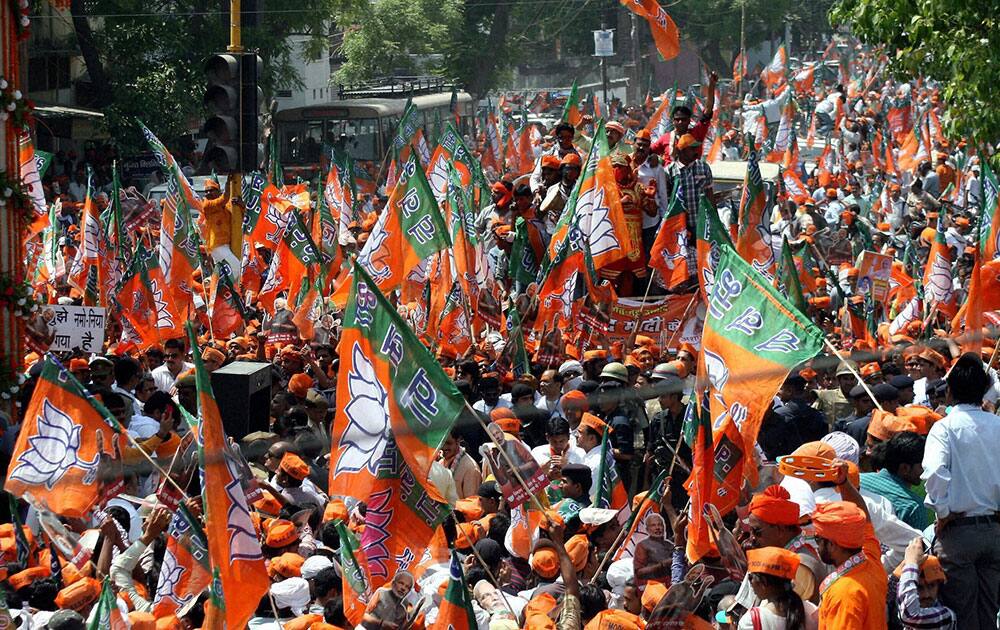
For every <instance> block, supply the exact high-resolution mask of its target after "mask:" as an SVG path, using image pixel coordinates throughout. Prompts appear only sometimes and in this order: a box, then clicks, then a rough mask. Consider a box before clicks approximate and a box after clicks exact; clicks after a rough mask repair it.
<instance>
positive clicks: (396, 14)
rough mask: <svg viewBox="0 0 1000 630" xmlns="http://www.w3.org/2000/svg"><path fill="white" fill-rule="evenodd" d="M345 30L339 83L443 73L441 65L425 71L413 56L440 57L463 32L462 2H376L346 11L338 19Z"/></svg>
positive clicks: (428, 65)
mask: <svg viewBox="0 0 1000 630" xmlns="http://www.w3.org/2000/svg"><path fill="white" fill-rule="evenodd" d="M337 21H338V22H339V23H340V24H342V25H343V26H344V29H345V31H344V44H343V47H342V50H341V52H342V54H343V55H344V57H345V58H346V61H345V63H344V64H343V65H342V66H341V68H340V70H339V71H338V72H337V75H336V76H337V80H338V81H341V82H344V83H350V82H353V81H361V80H366V79H372V78H375V77H378V76H384V75H390V74H415V73H421V72H437V71H440V69H441V67H440V60H436V61H435V60H428V61H427V63H426V64H424V65H423V66H421V65H420V64H418V62H417V60H415V59H414V56H426V55H431V54H436V53H440V52H441V51H442V50H443V49H444V48H445V47H446V46H447V45H448V43H449V42H450V41H451V39H452V38H453V37H455V33H457V32H459V31H461V29H462V27H463V22H462V2H461V0H374V1H373V2H370V3H364V4H363V5H362V6H360V7H347V10H345V11H343V12H341V13H340V14H339V15H338V20H337Z"/></svg>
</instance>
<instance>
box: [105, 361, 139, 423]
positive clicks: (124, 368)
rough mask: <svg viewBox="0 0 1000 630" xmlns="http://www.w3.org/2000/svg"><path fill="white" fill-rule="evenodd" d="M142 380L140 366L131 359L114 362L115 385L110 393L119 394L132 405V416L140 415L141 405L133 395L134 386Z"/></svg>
mask: <svg viewBox="0 0 1000 630" xmlns="http://www.w3.org/2000/svg"><path fill="white" fill-rule="evenodd" d="M141 379H142V366H140V365H139V362H138V361H136V360H135V359H133V358H132V357H125V356H123V357H119V358H118V359H117V360H116V361H115V384H114V385H112V386H111V391H113V392H115V393H116V394H119V395H120V396H122V397H123V398H125V399H126V400H128V401H130V402H131V403H132V415H133V416H138V415H140V414H141V413H142V405H141V404H140V403H139V399H138V398H136V397H135V394H134V393H133V392H134V391H135V387H136V385H138V384H139V381H140V380H141Z"/></svg>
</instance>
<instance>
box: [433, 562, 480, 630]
mask: <svg viewBox="0 0 1000 630" xmlns="http://www.w3.org/2000/svg"><path fill="white" fill-rule="evenodd" d="M478 627H479V624H478V623H476V615H475V613H473V612H472V601H471V600H470V599H469V587H468V586H467V585H466V583H465V573H464V572H463V571H462V560H461V559H460V558H459V557H458V553H457V552H456V551H455V550H452V552H451V567H450V571H449V574H448V586H447V588H446V589H445V591H444V599H442V600H441V605H440V607H439V608H438V616H437V619H436V620H435V621H434V625H432V626H431V628H430V630H476V628H478Z"/></svg>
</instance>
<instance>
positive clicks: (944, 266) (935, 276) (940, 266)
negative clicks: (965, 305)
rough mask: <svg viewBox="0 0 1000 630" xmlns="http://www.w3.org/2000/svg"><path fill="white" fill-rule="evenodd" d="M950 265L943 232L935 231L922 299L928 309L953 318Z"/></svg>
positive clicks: (953, 297)
mask: <svg viewBox="0 0 1000 630" xmlns="http://www.w3.org/2000/svg"><path fill="white" fill-rule="evenodd" d="M951 265H952V260H951V250H950V249H948V245H947V244H946V243H945V240H944V232H942V231H941V230H937V231H935V235H934V242H932V243H931V251H930V253H928V255H927V265H926V266H925V267H924V297H926V298H927V305H928V306H929V307H930V308H934V307H937V310H938V312H939V313H944V314H945V315H948V316H950V317H954V315H955V313H956V310H957V309H956V306H955V292H954V288H953V284H952V278H951Z"/></svg>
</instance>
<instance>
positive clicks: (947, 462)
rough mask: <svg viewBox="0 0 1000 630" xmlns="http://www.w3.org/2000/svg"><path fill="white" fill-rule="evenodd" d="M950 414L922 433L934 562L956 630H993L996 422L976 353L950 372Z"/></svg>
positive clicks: (999, 508) (997, 583)
mask: <svg viewBox="0 0 1000 630" xmlns="http://www.w3.org/2000/svg"><path fill="white" fill-rule="evenodd" d="M947 382H948V393H949V394H950V397H951V400H952V402H953V403H955V406H954V407H952V411H951V413H949V414H948V415H947V416H945V417H944V418H942V419H941V420H939V421H938V422H936V423H934V425H933V426H932V427H931V430H930V433H929V434H928V435H927V445H926V447H925V448H924V460H923V469H924V472H923V474H922V475H921V479H923V480H924V482H925V487H926V489H927V498H926V500H925V503H926V504H927V506H928V507H930V508H931V509H933V510H934V512H935V514H936V515H937V518H938V521H937V524H936V526H935V530H936V533H937V542H938V545H937V547H936V549H937V556H938V559H939V560H940V561H941V566H942V567H943V568H944V570H945V573H946V574H947V575H948V581H947V582H946V583H945V584H943V585H942V587H941V602H942V603H943V604H945V605H946V606H948V607H949V608H951V609H952V610H954V611H955V612H956V613H957V614H958V627H959V628H963V629H964V628H973V629H975V628H990V629H993V628H996V622H997V610H998V609H1000V602H998V593H1000V520H998V519H1000V517H998V512H1000V467H998V466H997V465H996V445H997V444H1000V417H997V416H996V415H994V414H992V413H988V412H985V411H983V410H982V402H983V396H984V394H985V393H986V390H987V389H988V388H989V386H990V379H989V376H988V375H987V374H986V370H985V369H984V368H983V362H982V359H980V357H979V355H978V354H975V353H971V352H969V353H966V354H964V355H962V356H961V357H960V358H959V359H958V361H957V362H956V363H955V365H954V366H953V367H952V369H951V371H950V372H949V373H948V377H947Z"/></svg>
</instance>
